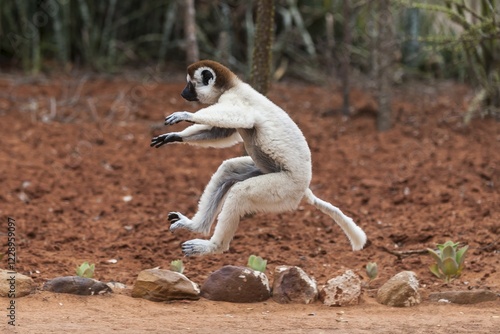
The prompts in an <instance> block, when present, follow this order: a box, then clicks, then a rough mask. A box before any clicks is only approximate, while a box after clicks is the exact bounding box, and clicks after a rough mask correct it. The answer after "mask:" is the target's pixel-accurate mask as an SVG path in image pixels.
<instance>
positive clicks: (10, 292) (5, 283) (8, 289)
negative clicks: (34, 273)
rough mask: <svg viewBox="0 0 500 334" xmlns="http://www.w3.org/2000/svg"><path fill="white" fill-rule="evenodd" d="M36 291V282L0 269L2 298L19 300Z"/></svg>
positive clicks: (0, 294)
mask: <svg viewBox="0 0 500 334" xmlns="http://www.w3.org/2000/svg"><path fill="white" fill-rule="evenodd" d="M34 291H35V282H34V281H33V279H32V278H31V277H28V276H26V275H23V274H19V273H16V272H12V271H9V270H3V269H0V296H1V297H8V298H17V297H23V296H26V295H29V294H30V293H32V292H34Z"/></svg>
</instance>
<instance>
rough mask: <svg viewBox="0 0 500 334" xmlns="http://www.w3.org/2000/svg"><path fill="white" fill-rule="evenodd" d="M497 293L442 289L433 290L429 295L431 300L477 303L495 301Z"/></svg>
mask: <svg viewBox="0 0 500 334" xmlns="http://www.w3.org/2000/svg"><path fill="white" fill-rule="evenodd" d="M497 298H498V296H497V294H496V293H494V292H492V291H489V290H471V291H444V292H434V293H431V294H430V295H429V299H430V300H432V301H439V300H441V299H444V300H447V301H448V302H451V303H455V304H477V303H482V302H492V301H496V300H497Z"/></svg>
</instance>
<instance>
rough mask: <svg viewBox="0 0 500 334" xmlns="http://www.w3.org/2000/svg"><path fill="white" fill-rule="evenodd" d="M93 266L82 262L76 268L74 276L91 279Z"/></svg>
mask: <svg viewBox="0 0 500 334" xmlns="http://www.w3.org/2000/svg"><path fill="white" fill-rule="evenodd" d="M94 270H95V264H94V263H92V264H89V263H88V262H83V263H82V264H81V265H80V266H78V267H76V275H77V276H80V277H86V278H92V277H93V276H94Z"/></svg>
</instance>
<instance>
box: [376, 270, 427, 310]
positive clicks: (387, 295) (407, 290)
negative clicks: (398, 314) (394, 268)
mask: <svg viewBox="0 0 500 334" xmlns="http://www.w3.org/2000/svg"><path fill="white" fill-rule="evenodd" d="M418 286H419V283H418V279H417V275H416V274H415V273H414V272H412V271H402V272H400V273H398V274H396V275H394V276H393V277H392V278H391V279H390V280H388V281H387V282H386V283H385V284H384V285H382V287H380V289H379V290H378V292H377V301H378V302H379V303H380V304H384V305H388V306H395V307H409V306H414V305H418V304H420V301H421V298H420V293H419V292H418Z"/></svg>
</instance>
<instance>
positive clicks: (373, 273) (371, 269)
mask: <svg viewBox="0 0 500 334" xmlns="http://www.w3.org/2000/svg"><path fill="white" fill-rule="evenodd" d="M365 269H366V274H367V275H368V278H369V279H370V281H372V280H374V279H375V278H377V275H378V266H377V262H368V263H367V264H366V268H365Z"/></svg>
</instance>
